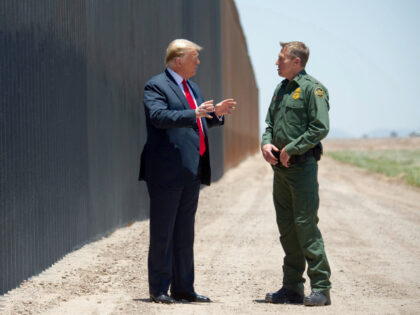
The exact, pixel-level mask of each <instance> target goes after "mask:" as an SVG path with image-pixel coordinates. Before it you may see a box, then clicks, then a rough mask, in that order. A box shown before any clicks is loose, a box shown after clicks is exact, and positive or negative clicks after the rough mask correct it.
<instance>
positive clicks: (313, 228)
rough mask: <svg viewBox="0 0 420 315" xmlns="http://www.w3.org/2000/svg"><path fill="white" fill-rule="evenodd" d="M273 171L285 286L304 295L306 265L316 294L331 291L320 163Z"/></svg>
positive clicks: (303, 164) (311, 158) (280, 168)
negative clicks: (320, 219)
mask: <svg viewBox="0 0 420 315" xmlns="http://www.w3.org/2000/svg"><path fill="white" fill-rule="evenodd" d="M273 168H274V184H273V199H274V206H275V208H276V218H277V226H278V228H279V232H280V242H281V245H282V246H283V250H284V253H285V257H284V263H283V287H285V288H287V289H290V290H293V291H295V292H297V293H299V294H303V292H304V287H303V284H304V282H305V279H304V278H303V273H304V271H305V266H306V263H305V261H306V262H308V276H309V278H310V280H311V288H312V291H314V292H328V291H329V290H330V288H331V283H330V280H329V278H330V274H331V270H330V266H329V264H328V260H327V256H326V254H325V250H324V242H323V240H322V236H321V232H320V231H319V229H318V226H317V225H318V206H319V197H318V164H317V162H316V161H315V159H314V158H313V157H310V158H308V160H307V161H306V162H305V163H302V164H295V165H292V166H290V167H289V168H285V167H278V166H275V167H273Z"/></svg>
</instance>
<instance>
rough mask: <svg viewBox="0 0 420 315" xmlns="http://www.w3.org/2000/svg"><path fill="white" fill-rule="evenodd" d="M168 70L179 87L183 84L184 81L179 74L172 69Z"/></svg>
mask: <svg viewBox="0 0 420 315" xmlns="http://www.w3.org/2000/svg"><path fill="white" fill-rule="evenodd" d="M166 69H168V71H169V73H170V74H171V76H172V77H173V78H174V80H175V82H176V83H177V84H178V85H181V84H182V81H183V80H184V79H183V78H182V77H181V76H180V75H179V74H178V73H176V72H175V71H174V70H172V69H171V68H169V67H168V68H166Z"/></svg>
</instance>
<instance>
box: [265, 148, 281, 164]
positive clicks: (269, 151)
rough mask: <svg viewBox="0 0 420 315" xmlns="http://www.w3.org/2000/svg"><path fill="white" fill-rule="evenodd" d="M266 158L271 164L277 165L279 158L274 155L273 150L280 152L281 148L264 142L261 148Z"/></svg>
mask: <svg viewBox="0 0 420 315" xmlns="http://www.w3.org/2000/svg"><path fill="white" fill-rule="evenodd" d="M261 151H262V155H263V157H264V159H265V160H266V161H267V162H268V163H270V164H271V165H276V164H277V163H278V162H279V160H278V159H277V158H276V157H275V156H274V155H273V153H272V151H275V152H279V151H280V150H279V149H278V148H277V147H276V146H275V145H272V144H271V143H267V144H264V145H263V146H262V148H261Z"/></svg>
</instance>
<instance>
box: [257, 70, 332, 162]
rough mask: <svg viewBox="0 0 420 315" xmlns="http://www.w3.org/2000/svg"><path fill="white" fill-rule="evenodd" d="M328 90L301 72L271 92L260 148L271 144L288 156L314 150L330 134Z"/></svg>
mask: <svg viewBox="0 0 420 315" xmlns="http://www.w3.org/2000/svg"><path fill="white" fill-rule="evenodd" d="M329 108H330V105H329V103H328V91H327V89H326V88H325V87H324V86H323V85H322V84H321V83H320V82H319V81H317V80H316V79H314V78H313V77H311V76H310V75H308V74H307V73H306V71H305V70H302V71H301V72H299V73H298V75H297V76H296V77H295V78H294V79H293V80H292V81H289V80H287V79H285V80H283V81H282V82H281V83H280V84H279V85H278V86H277V88H276V90H275V91H274V96H273V99H272V101H271V104H270V108H269V109H268V113H267V117H266V120H265V122H266V123H267V128H266V129H265V132H264V134H263V136H262V143H261V146H263V145H265V144H267V143H271V144H273V145H275V146H276V147H277V148H279V149H280V150H281V149H282V148H283V147H286V152H287V153H288V154H289V155H290V156H291V155H300V154H303V153H305V152H306V151H308V150H309V149H311V148H313V147H314V146H316V145H317V144H318V142H320V141H321V140H322V139H323V138H325V137H326V136H327V134H328V131H329V118H328V110H329Z"/></svg>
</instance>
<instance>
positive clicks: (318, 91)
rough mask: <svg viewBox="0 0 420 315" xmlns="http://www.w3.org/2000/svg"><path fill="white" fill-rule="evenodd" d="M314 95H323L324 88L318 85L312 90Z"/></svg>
mask: <svg viewBox="0 0 420 315" xmlns="http://www.w3.org/2000/svg"><path fill="white" fill-rule="evenodd" d="M314 93H315V95H316V96H318V97H320V98H321V97H324V90H323V89H322V88H320V87H317V88H316V89H315V91H314Z"/></svg>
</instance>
